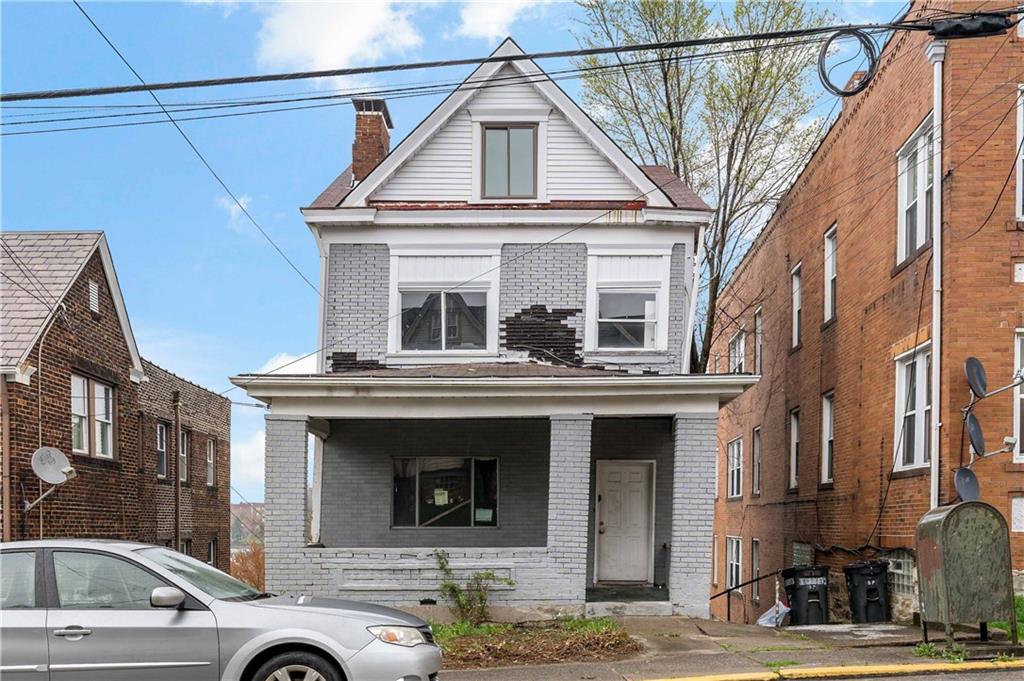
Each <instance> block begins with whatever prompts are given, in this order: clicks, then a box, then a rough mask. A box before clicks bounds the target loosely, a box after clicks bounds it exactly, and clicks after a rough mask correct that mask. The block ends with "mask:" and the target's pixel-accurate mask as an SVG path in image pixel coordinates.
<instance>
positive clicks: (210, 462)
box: [206, 437, 217, 487]
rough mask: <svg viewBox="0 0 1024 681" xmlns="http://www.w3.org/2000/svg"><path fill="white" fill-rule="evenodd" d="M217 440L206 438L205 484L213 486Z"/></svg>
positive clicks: (215, 470)
mask: <svg viewBox="0 0 1024 681" xmlns="http://www.w3.org/2000/svg"><path fill="white" fill-rule="evenodd" d="M216 461H217V441H216V440H214V439H213V438H212V437H208V438H206V486H207V487H213V485H214V483H215V482H216V475H217V469H216Z"/></svg>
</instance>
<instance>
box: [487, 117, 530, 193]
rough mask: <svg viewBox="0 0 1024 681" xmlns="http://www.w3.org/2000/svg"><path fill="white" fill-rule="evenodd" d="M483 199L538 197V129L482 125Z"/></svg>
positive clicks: (527, 125)
mask: <svg viewBox="0 0 1024 681" xmlns="http://www.w3.org/2000/svg"><path fill="white" fill-rule="evenodd" d="M483 136H484V139H483V174H482V175H483V177H482V178H481V180H482V182H483V191H482V192H481V197H482V198H484V199H524V198H534V197H536V196H537V126H535V125H530V124H526V125H485V126H483Z"/></svg>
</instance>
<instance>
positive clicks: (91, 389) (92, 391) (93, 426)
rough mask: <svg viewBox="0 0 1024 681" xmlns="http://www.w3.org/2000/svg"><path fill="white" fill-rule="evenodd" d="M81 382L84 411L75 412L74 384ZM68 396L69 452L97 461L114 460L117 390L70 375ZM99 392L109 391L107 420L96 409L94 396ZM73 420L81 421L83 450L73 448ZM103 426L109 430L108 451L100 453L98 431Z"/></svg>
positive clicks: (77, 375) (110, 386) (79, 376)
mask: <svg viewBox="0 0 1024 681" xmlns="http://www.w3.org/2000/svg"><path fill="white" fill-rule="evenodd" d="M76 381H81V383H82V385H83V386H84V388H85V411H84V412H78V411H75V398H74V389H75V387H74V386H75V382H76ZM70 386H71V388H70V394H71V405H70V407H69V413H70V415H71V424H72V434H71V452H72V453H73V454H78V455H81V456H92V457H95V458H97V459H114V458H115V454H116V452H117V427H116V423H117V389H116V388H115V387H114V386H113V385H110V384H109V383H104V382H103V381H97V380H95V379H93V378H89V377H87V376H84V375H82V374H77V373H72V374H71V381H70ZM100 390H109V391H110V417H109V418H107V419H104V418H101V416H100V414H99V411H98V410H97V409H96V396H97V395H98V394H99V391H100ZM75 418H79V419H83V423H82V426H83V435H84V436H85V449H81V448H76V447H75V446H74V421H75ZM104 426H106V427H108V428H109V429H110V438H109V442H110V451H109V452H101V451H100V437H99V434H100V429H101V428H103V427H104Z"/></svg>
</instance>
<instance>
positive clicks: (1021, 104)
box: [1016, 21, 1024, 442]
mask: <svg viewBox="0 0 1024 681" xmlns="http://www.w3.org/2000/svg"><path fill="white" fill-rule="evenodd" d="M1017 28H1018V30H1019V31H1021V33H1018V35H1021V36H1024V21H1022V22H1020V23H1019V24H1017ZM1016 149H1017V160H1016V164H1017V221H1018V222H1024V150H1022V149H1024V84H1021V85H1018V86H1017V147H1016ZM1018 442H1019V439H1018Z"/></svg>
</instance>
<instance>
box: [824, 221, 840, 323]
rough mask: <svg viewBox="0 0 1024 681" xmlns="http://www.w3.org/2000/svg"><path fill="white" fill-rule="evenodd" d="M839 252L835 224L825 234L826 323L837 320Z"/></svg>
mask: <svg viewBox="0 0 1024 681" xmlns="http://www.w3.org/2000/svg"><path fill="white" fill-rule="evenodd" d="M838 252H839V234H838V231H837V226H836V225H835V224H833V225H832V226H831V227H829V229H828V231H827V232H825V252H824V257H825V268H824V273H825V321H826V322H830V321H832V320H833V319H835V318H836V256H837V255H838Z"/></svg>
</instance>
